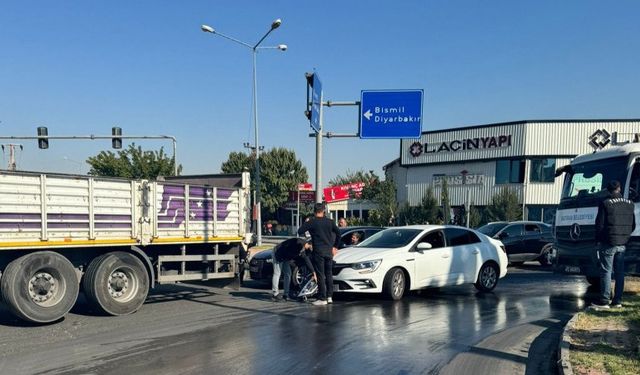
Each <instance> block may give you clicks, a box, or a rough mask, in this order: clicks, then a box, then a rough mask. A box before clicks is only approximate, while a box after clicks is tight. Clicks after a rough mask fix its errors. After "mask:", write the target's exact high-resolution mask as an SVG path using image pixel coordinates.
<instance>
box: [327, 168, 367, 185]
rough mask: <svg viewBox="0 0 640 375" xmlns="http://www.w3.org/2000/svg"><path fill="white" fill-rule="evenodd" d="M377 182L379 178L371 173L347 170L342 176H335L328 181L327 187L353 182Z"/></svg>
mask: <svg viewBox="0 0 640 375" xmlns="http://www.w3.org/2000/svg"><path fill="white" fill-rule="evenodd" d="M376 180H379V177H378V176H377V175H376V174H375V173H373V171H369V172H365V171H364V170H363V169H361V170H359V171H355V172H353V171H350V170H347V173H346V174H345V175H344V176H341V175H337V176H335V177H334V178H332V179H331V180H329V186H338V185H347V184H352V183H354V182H364V183H365V184H367V183H371V182H373V181H376Z"/></svg>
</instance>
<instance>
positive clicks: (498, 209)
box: [486, 187, 522, 221]
mask: <svg viewBox="0 0 640 375" xmlns="http://www.w3.org/2000/svg"><path fill="white" fill-rule="evenodd" d="M486 214H487V219H488V220H489V221H514V220H520V219H522V206H521V205H520V204H519V203H518V195H517V194H516V192H515V191H513V190H512V189H510V188H508V187H504V188H502V190H500V191H499V192H498V193H496V194H495V195H494V196H493V198H492V200H491V204H490V205H489V206H487V210H486Z"/></svg>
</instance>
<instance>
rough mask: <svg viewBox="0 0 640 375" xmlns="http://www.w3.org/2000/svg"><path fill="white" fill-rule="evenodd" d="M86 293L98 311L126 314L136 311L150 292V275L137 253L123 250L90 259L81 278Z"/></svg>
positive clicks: (110, 313)
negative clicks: (135, 254)
mask: <svg viewBox="0 0 640 375" xmlns="http://www.w3.org/2000/svg"><path fill="white" fill-rule="evenodd" d="M82 287H83V290H84V294H85V296H86V297H87V300H88V301H89V303H90V304H91V305H92V306H93V307H94V308H95V309H97V310H98V311H100V312H103V313H105V314H108V315H114V316H115V315H126V314H131V313H133V312H135V311H137V310H138V309H139V308H140V306H142V304H143V303H144V301H145V300H146V299H147V294H148V293H149V275H148V274H147V270H146V268H145V267H144V264H143V263H142V262H141V261H140V259H138V258H137V257H136V256H134V255H132V254H130V253H126V252H124V251H115V252H111V253H107V254H103V255H101V256H99V257H97V258H95V259H94V260H92V261H91V263H90V264H89V267H87V272H86V273H85V274H84V278H83V279H82Z"/></svg>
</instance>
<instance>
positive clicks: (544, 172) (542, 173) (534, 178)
mask: <svg viewBox="0 0 640 375" xmlns="http://www.w3.org/2000/svg"><path fill="white" fill-rule="evenodd" d="M555 173H556V159H531V174H530V176H529V179H530V180H531V182H553V181H554V179H555Z"/></svg>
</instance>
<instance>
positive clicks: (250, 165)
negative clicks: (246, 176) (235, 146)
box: [220, 151, 255, 173]
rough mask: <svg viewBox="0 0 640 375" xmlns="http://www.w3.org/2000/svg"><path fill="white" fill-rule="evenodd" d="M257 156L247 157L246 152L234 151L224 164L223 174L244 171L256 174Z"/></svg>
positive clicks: (221, 168)
mask: <svg viewBox="0 0 640 375" xmlns="http://www.w3.org/2000/svg"><path fill="white" fill-rule="evenodd" d="M254 169H255V155H254V154H252V155H247V154H245V153H244V152H236V151H233V152H231V153H230V154H229V158H228V159H227V160H226V161H225V162H223V163H222V166H221V167H220V170H222V173H242V172H244V171H246V172H250V173H254Z"/></svg>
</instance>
